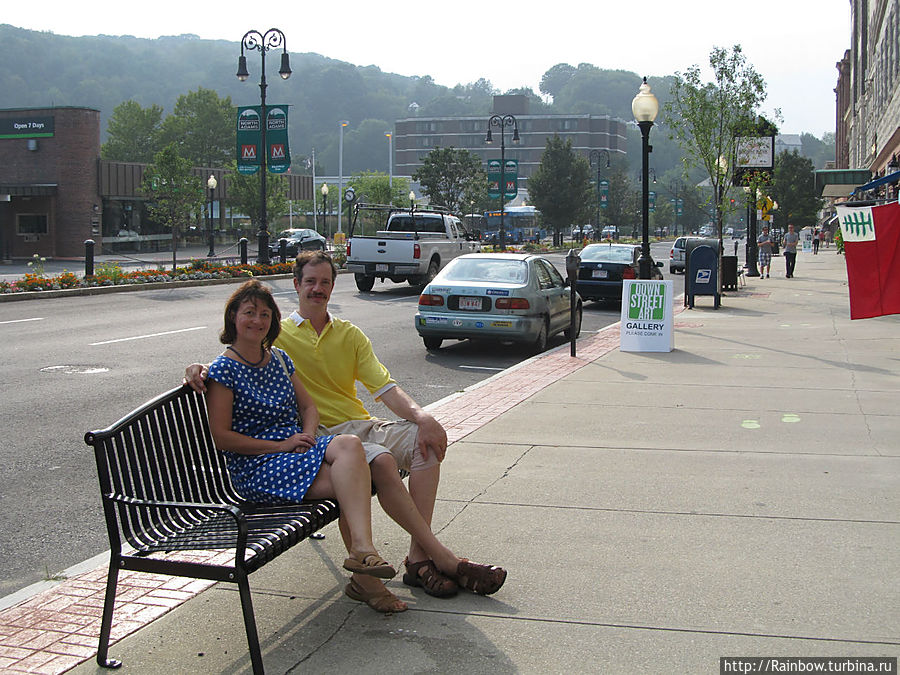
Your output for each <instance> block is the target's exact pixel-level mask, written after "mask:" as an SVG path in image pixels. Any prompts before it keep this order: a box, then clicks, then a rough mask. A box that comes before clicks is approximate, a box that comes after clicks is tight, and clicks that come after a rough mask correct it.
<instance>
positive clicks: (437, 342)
mask: <svg viewBox="0 0 900 675" xmlns="http://www.w3.org/2000/svg"><path fill="white" fill-rule="evenodd" d="M422 342H424V343H425V349H427V350H428V351H430V352H432V351H437V350H438V349H440V348H441V344H442V343H443V342H444V340H443V338H439V337H434V336H433V335H423V336H422Z"/></svg>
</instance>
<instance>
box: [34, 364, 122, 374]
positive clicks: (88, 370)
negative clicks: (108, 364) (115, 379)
mask: <svg viewBox="0 0 900 675" xmlns="http://www.w3.org/2000/svg"><path fill="white" fill-rule="evenodd" d="M41 372H42V373H66V374H67V375H71V374H72V373H78V374H80V375H95V374H96V373H108V372H109V368H104V367H103V366H47V367H46V368H41Z"/></svg>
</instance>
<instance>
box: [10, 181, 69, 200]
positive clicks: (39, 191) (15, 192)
mask: <svg viewBox="0 0 900 675" xmlns="http://www.w3.org/2000/svg"><path fill="white" fill-rule="evenodd" d="M56 187H57V185H56V183H32V184H31V185H4V184H2V183H0V195H9V196H10V197H47V196H49V195H55V194H56Z"/></svg>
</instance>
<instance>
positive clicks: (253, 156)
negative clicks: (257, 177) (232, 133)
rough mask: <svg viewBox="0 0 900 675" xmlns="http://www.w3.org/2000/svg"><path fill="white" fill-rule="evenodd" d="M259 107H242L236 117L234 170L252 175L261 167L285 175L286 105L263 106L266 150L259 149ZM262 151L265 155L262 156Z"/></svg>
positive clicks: (287, 164)
mask: <svg viewBox="0 0 900 675" xmlns="http://www.w3.org/2000/svg"><path fill="white" fill-rule="evenodd" d="M261 123H262V120H261V109H260V106H258V105H257V106H241V107H239V108H238V117H237V169H238V172H239V173H242V174H244V175H253V174H255V173H256V172H257V171H259V169H260V167H261V166H268V168H269V172H270V173H285V172H286V171H287V170H288V169H289V168H290V166H291V153H290V148H289V146H288V114H287V106H285V105H273V106H266V148H265V150H263V147H262V126H261ZM263 151H265V156H263V154H262V153H263Z"/></svg>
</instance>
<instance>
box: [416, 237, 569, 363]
mask: <svg viewBox="0 0 900 675" xmlns="http://www.w3.org/2000/svg"><path fill="white" fill-rule="evenodd" d="M569 294H570V290H569V288H568V285H567V283H566V281H565V280H564V279H563V277H562V275H560V273H559V272H558V271H557V270H556V268H555V267H554V266H553V265H552V263H550V262H549V261H548V260H546V259H544V258H542V257H541V256H537V255H530V254H523V253H468V254H466V255H462V256H459V257H458V258H455V259H454V260H452V261H451V262H450V263H448V264H447V266H446V267H445V268H444V269H443V270H441V271H440V272H439V273H438V275H437V276H436V277H435V278H434V279H433V280H432V281H431V283H429V284H428V285H427V286H425V289H424V290H423V292H422V294H421V295H420V296H419V310H418V312H417V313H416V317H415V326H416V331H418V333H419V335H420V336H421V337H422V340H423V342H424V343H425V347H426V349H429V350H435V349H440V347H441V343H442V342H443V341H444V340H465V339H474V340H480V339H486V340H499V341H512V342H519V343H525V344H528V345H530V346H531V348H532V349H533V351H534V352H535V353H539V352H542V351H544V350H545V349H546V348H547V343H548V341H549V340H550V338H551V337H552V336H553V335H556V334H557V333H559V332H565V334H566V335H567V336H570V325H569V324H570V319H571V311H570V297H569ZM575 312H576V314H575V324H574V332H575V337H578V335H579V333H580V332H581V316H582V311H581V298H576V309H575Z"/></svg>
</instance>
